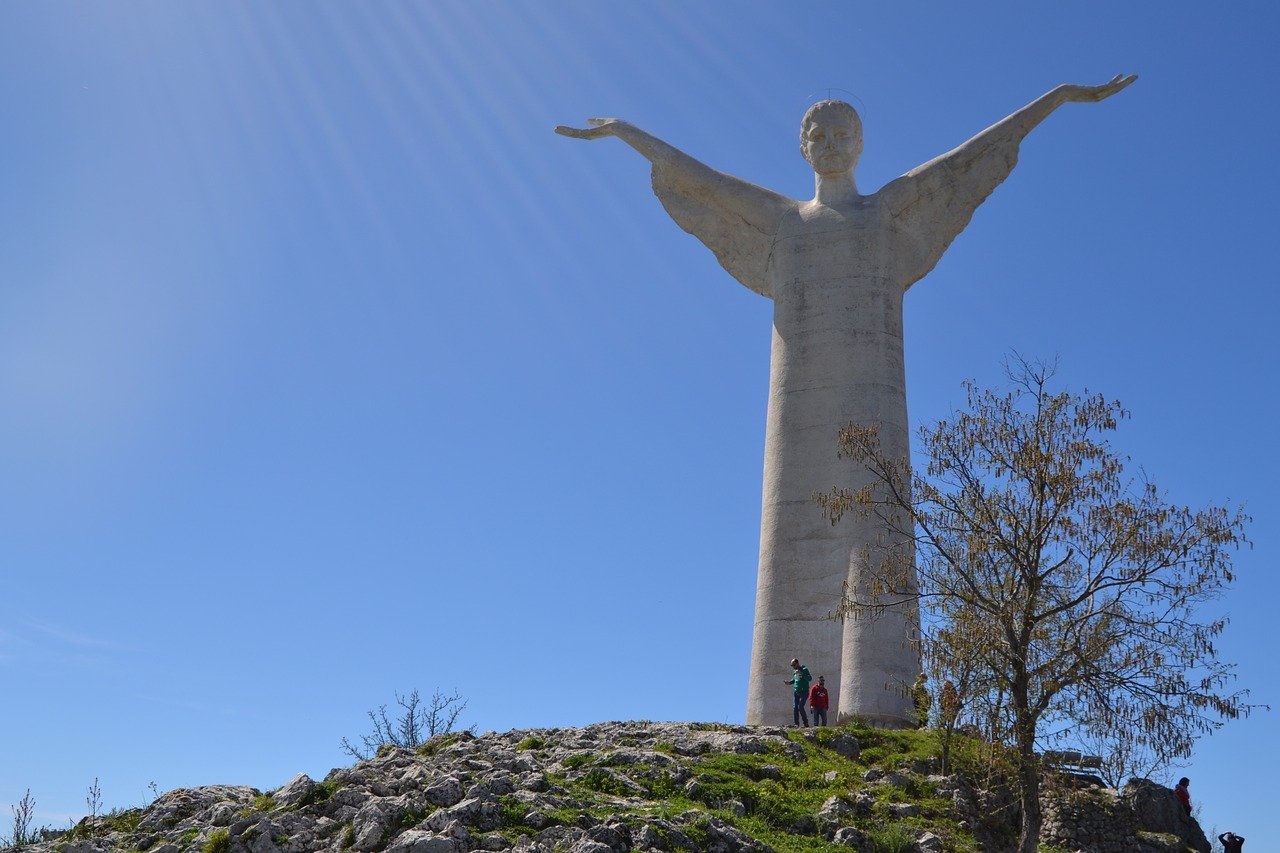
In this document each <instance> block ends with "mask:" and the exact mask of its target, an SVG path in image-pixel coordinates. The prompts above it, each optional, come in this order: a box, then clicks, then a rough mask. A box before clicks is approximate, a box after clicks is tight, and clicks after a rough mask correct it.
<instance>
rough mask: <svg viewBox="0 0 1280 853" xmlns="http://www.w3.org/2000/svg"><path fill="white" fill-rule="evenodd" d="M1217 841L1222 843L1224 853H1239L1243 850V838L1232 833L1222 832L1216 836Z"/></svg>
mask: <svg viewBox="0 0 1280 853" xmlns="http://www.w3.org/2000/svg"><path fill="white" fill-rule="evenodd" d="M1218 840H1219V841H1221V842H1222V849H1223V851H1224V853H1241V851H1242V850H1243V849H1244V836H1243V835H1236V834H1235V833H1234V832H1224V833H1222V834H1221V835H1219V836H1218Z"/></svg>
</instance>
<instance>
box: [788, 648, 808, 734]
mask: <svg viewBox="0 0 1280 853" xmlns="http://www.w3.org/2000/svg"><path fill="white" fill-rule="evenodd" d="M812 681H813V678H812V676H810V675H809V667H807V666H804V665H803V664H801V663H800V660H799V659H798V658H792V659H791V680H790V681H788V682H787V684H790V685H791V692H792V693H793V694H795V696H794V700H795V704H794V705H793V706H792V714H791V716H792V718H793V720H794V724H795V725H797V726H798V725H800V721H801V720H804V724H805V727H806V728H807V727H808V726H809V714H808V713H807V712H806V711H805V709H804V703H805V702H807V701H809V684H810V683H811V682H812Z"/></svg>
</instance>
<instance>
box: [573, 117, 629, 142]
mask: <svg viewBox="0 0 1280 853" xmlns="http://www.w3.org/2000/svg"><path fill="white" fill-rule="evenodd" d="M587 124H590V125H593V127H566V126H565V125H563V124H562V125H558V126H557V127H556V133H558V134H560V135H561V136H571V137H573V138H574V139H600V138H602V137H605V136H617V135H618V131H620V130H622V129H624V128H628V127H630V126H631V125H629V124H627V122H625V121H623V120H622V119H620V118H589V119H587Z"/></svg>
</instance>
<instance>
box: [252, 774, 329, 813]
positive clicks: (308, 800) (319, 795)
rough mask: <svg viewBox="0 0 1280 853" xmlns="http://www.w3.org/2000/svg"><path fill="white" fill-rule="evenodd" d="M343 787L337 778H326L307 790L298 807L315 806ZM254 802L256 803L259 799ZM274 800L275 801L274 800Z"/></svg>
mask: <svg viewBox="0 0 1280 853" xmlns="http://www.w3.org/2000/svg"><path fill="white" fill-rule="evenodd" d="M341 787H342V783H341V782H339V781H337V780H336V779H326V780H325V781H323V782H317V783H316V784H315V787H313V788H312V789H311V790H310V791H307V793H306V794H305V795H304V796H303V797H302V799H300V800H298V808H300V809H301V808H306V807H307V806H314V805H315V804H316V803H323V802H324V801H325V800H327V799H329V798H330V797H332V796H333V795H334V794H336V793H338V790H339V789H340V788H341ZM254 802H255V803H256V802H257V800H255V801H254ZM272 802H273V803H274V800H273V801H272Z"/></svg>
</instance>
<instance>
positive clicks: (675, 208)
mask: <svg viewBox="0 0 1280 853" xmlns="http://www.w3.org/2000/svg"><path fill="white" fill-rule="evenodd" d="M587 121H588V123H589V124H591V125H592V126H591V127H588V128H576V127H565V126H563V125H561V126H560V127H557V128H556V133H558V134H560V135H561V136H568V137H572V138H574V139H601V138H603V137H606V136H616V137H618V138H619V139H621V140H622V141H623V142H625V143H627V144H628V145H630V146H631V147H632V148H634V149H635V150H636V151H638V152H640V154H641V155H642V156H643V157H644V158H645V159H646V160H648V161H649V162H650V163H652V164H653V191H654V193H656V194H657V196H658V198H659V199H660V200H661V201H662V205H663V207H665V208H666V210H667V213H669V214H670V215H671V218H672V219H674V220H675V221H676V223H677V224H678V225H679V226H680V227H681V228H683V229H684V230H686V231H688V232H689V233H691V234H693V235H694V236H695V237H697V238H698V239H699V240H701V241H702V242H703V243H704V244H705V245H706V246H707V247H708V248H709V249H711V251H713V252H714V253H715V255H716V257H717V258H718V259H719V261H720V264H721V265H722V266H723V267H724V268H725V269H726V270H728V272H729V273H730V274H731V275H732V276H733V277H734V278H736V279H737V280H738V281H740V282H742V283H743V284H744V285H746V286H747V287H749V288H751V289H752V290H754V291H755V292H757V293H759V294H762V295H764V296H770V295H771V288H770V285H769V281H768V262H769V257H770V250H771V248H772V245H773V237H774V235H775V234H776V233H777V228H778V222H779V221H780V220H781V218H782V216H783V215H784V214H785V213H786V212H787V211H788V210H790V209H793V208H794V207H795V206H796V205H797V202H796V201H794V200H793V199H790V198H787V197H786V196H784V195H780V194H778V193H775V192H773V191H771V190H767V189H764V188H763V187H758V186H756V185H755V184H752V183H749V182H748V181H744V180H742V179H741V178H735V177H734V176H732V175H727V174H725V173H724V172H719V171H716V170H715V169H712V168H711V167H710V166H707V165H706V164H704V163H701V162H699V161H698V160H695V159H694V158H693V157H690V156H689V155H688V154H685V153H684V152H683V151H681V150H680V149H678V148H676V147H675V146H673V145H668V144H667V143H666V142H663V141H662V140H661V139H658V138H657V137H656V136H653V135H652V134H649V133H646V132H645V131H643V130H641V129H640V128H638V127H636V126H635V125H633V124H631V123H629V122H625V121H622V120H621V119H616V118H593V119H588V120H587Z"/></svg>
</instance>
